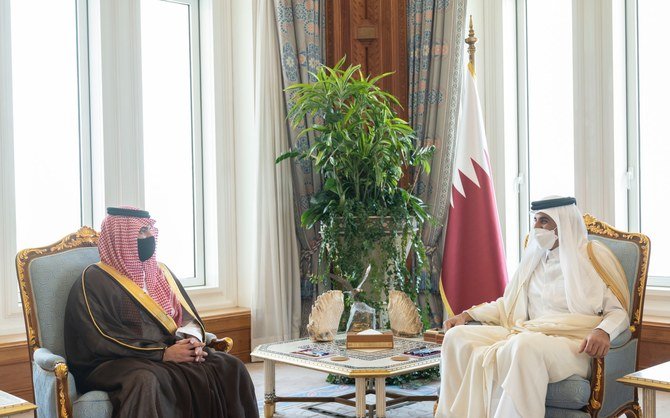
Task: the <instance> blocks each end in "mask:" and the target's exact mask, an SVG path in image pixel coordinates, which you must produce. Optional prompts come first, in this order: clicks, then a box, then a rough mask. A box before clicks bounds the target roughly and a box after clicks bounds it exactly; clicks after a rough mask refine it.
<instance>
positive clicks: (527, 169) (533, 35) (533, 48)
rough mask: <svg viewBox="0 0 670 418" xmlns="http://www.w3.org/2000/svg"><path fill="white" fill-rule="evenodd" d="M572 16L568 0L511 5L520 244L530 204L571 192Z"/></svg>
mask: <svg viewBox="0 0 670 418" xmlns="http://www.w3.org/2000/svg"><path fill="white" fill-rule="evenodd" d="M572 14H573V10H572V2H570V1H564V0H519V1H518V2H517V40H518V44H517V49H518V68H517V71H518V85H519V88H518V105H519V127H518V129H519V173H520V176H519V178H518V179H517V182H518V184H520V186H521V187H519V194H520V201H519V208H520V212H521V213H520V214H519V221H520V222H519V228H520V234H519V235H520V237H521V240H520V241H521V245H523V238H524V237H525V236H526V234H527V232H528V230H529V228H530V226H531V225H530V224H529V222H530V217H529V214H528V210H527V208H528V207H529V206H530V202H531V201H532V200H537V199H541V198H543V197H546V196H549V195H568V196H574V194H575V178H574V165H575V158H574V104H573V103H574V101H573V41H572V38H573V34H572V32H573V31H572ZM548 45H550V46H551V47H548Z"/></svg>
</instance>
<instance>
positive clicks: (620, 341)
mask: <svg viewBox="0 0 670 418" xmlns="http://www.w3.org/2000/svg"><path fill="white" fill-rule="evenodd" d="M632 336H633V333H632V332H630V329H628V328H626V329H625V330H624V331H623V332H622V333H621V334H619V335H617V337H616V338H615V339H613V340H612V341H610V350H611V349H614V348H619V347H621V346H623V345H624V344H626V343H627V342H628V341H630V339H631V337H632Z"/></svg>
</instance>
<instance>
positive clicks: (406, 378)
mask: <svg viewBox="0 0 670 418" xmlns="http://www.w3.org/2000/svg"><path fill="white" fill-rule="evenodd" d="M436 380H440V367H439V366H436V367H431V368H429V369H424V370H419V371H417V372H412V373H409V374H403V375H399V376H393V377H387V378H386V385H387V386H400V387H403V388H406V389H415V388H417V387H420V386H423V384H424V383H429V382H434V381H436ZM326 382H328V383H332V384H335V385H353V384H354V383H355V381H354V379H353V378H351V377H344V376H337V375H334V374H329V375H328V376H327V377H326Z"/></svg>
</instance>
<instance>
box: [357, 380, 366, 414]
mask: <svg viewBox="0 0 670 418" xmlns="http://www.w3.org/2000/svg"><path fill="white" fill-rule="evenodd" d="M366 409H367V408H366V404H365V378H364V377H357V378H356V418H365V412H366Z"/></svg>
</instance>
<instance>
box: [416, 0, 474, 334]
mask: <svg viewBox="0 0 670 418" xmlns="http://www.w3.org/2000/svg"><path fill="white" fill-rule="evenodd" d="M407 7H408V10H407V19H408V22H407V42H408V48H407V51H408V54H409V109H408V110H409V122H410V124H411V125H412V127H413V128H414V130H415V131H416V134H417V137H418V138H419V141H420V143H421V145H423V146H428V145H435V148H436V151H435V155H434V157H433V161H432V166H431V172H430V174H425V173H423V174H422V175H421V177H420V178H419V181H418V183H417V190H416V191H417V193H418V195H419V196H420V197H421V198H422V199H423V200H424V202H426V203H427V204H428V207H429V208H430V211H431V214H432V215H433V216H434V217H435V219H436V220H437V222H438V224H437V225H434V226H432V225H426V226H425V229H424V231H423V240H424V244H425V245H426V251H427V253H428V256H429V261H430V270H429V271H430V277H429V278H428V277H426V278H425V281H426V282H427V283H426V286H428V285H429V286H430V287H429V289H430V297H429V298H428V300H427V301H426V300H422V301H421V303H422V304H423V305H424V306H425V304H426V303H429V304H430V308H431V312H432V314H433V316H432V322H433V323H434V324H441V322H442V319H443V318H442V311H443V308H442V300H441V298H440V294H439V281H440V272H441V266H442V250H443V246H444V242H443V241H444V234H443V232H444V225H446V223H447V205H448V202H449V190H450V188H451V170H452V162H453V153H454V139H455V137H456V136H455V132H456V121H457V119H458V107H459V106H458V103H459V97H460V90H461V78H462V71H463V56H464V47H463V45H464V43H463V42H464V38H465V10H466V0H409V2H408V5H407Z"/></svg>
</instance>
